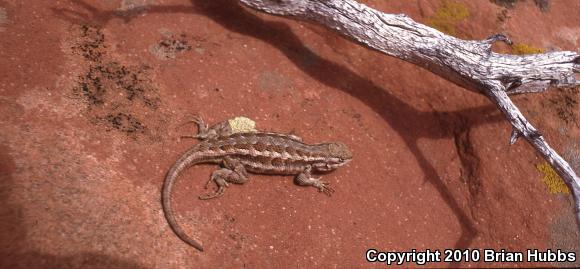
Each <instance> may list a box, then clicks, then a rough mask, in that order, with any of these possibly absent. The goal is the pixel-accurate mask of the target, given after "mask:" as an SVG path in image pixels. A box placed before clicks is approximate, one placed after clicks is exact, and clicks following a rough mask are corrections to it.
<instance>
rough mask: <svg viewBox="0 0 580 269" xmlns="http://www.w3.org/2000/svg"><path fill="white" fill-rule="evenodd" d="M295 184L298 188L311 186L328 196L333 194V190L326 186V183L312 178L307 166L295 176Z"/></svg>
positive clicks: (310, 169) (310, 170) (309, 168)
mask: <svg viewBox="0 0 580 269" xmlns="http://www.w3.org/2000/svg"><path fill="white" fill-rule="evenodd" d="M294 181H295V182H296V184H298V185H300V186H312V187H315V188H317V189H318V191H319V192H323V193H324V194H326V195H328V196H330V195H332V193H333V192H334V189H333V188H331V187H330V186H328V183H327V182H324V181H322V180H320V178H315V177H312V167H311V166H307V167H306V169H304V171H303V172H302V173H300V174H298V175H297V176H296V178H295V179H294Z"/></svg>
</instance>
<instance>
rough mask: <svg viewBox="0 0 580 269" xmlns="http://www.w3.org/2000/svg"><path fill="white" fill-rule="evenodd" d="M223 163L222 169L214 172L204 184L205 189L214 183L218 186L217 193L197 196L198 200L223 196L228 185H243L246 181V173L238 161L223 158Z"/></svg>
mask: <svg viewBox="0 0 580 269" xmlns="http://www.w3.org/2000/svg"><path fill="white" fill-rule="evenodd" d="M223 162H224V168H221V169H219V170H216V171H214V172H213V173H212V174H211V177H210V178H209V180H208V181H207V183H206V184H205V187H206V188H207V187H208V185H209V184H210V183H211V182H212V181H213V182H215V183H216V184H217V186H218V189H217V191H216V192H214V193H210V194H205V195H201V196H199V199H201V200H208V199H213V198H217V197H220V196H222V195H224V193H225V191H226V188H227V187H229V184H228V183H234V184H244V183H245V182H246V181H248V172H247V171H246V168H245V167H244V165H243V164H242V163H241V162H240V161H239V160H236V159H233V158H230V157H225V158H224V161H223Z"/></svg>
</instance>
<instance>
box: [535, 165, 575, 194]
mask: <svg viewBox="0 0 580 269" xmlns="http://www.w3.org/2000/svg"><path fill="white" fill-rule="evenodd" d="M536 168H537V169H538V171H540V173H542V175H543V176H542V181H543V182H544V184H546V186H548V189H549V190H550V193H570V190H569V189H568V186H566V183H564V180H563V179H562V178H561V177H560V176H559V175H558V174H557V173H556V171H555V170H554V168H552V166H550V164H548V163H547V162H543V163H541V164H538V165H536Z"/></svg>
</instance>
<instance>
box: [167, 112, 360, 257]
mask: <svg viewBox="0 0 580 269" xmlns="http://www.w3.org/2000/svg"><path fill="white" fill-rule="evenodd" d="M192 122H195V123H196V124H197V126H198V134H197V135H195V136H192V137H194V138H198V139H200V140H201V142H199V143H198V144H196V145H195V146H193V147H192V148H190V149H189V150H188V151H186V152H185V153H184V154H183V155H182V156H181V158H179V160H177V161H176V162H175V164H174V165H173V167H171V169H170V170H169V172H168V173H167V176H166V177H165V182H164V184H163V191H162V204H163V211H164V213H165V218H166V219H167V222H168V223H169V226H170V227H171V229H172V230H173V231H174V232H175V234H176V235H177V236H178V237H179V238H181V239H182V240H183V241H185V242H186V243H188V244H189V245H191V246H193V247H195V248H197V249H198V250H200V251H203V247H202V246H201V243H200V242H199V241H197V240H195V239H193V238H191V237H189V236H188V235H187V234H186V233H185V231H183V229H182V228H181V226H179V224H177V221H176V219H175V216H174V214H173V211H172V209H171V189H172V187H173V184H174V182H175V179H176V178H177V177H178V175H179V173H180V172H181V171H183V170H184V169H185V168H187V167H189V166H192V165H194V164H198V163H217V164H221V165H222V168H220V169H218V170H216V171H214V172H213V173H212V174H211V176H210V179H209V181H208V182H207V184H206V187H207V185H208V184H209V183H210V182H211V181H213V182H215V183H216V184H217V186H218V189H217V191H216V192H215V193H213V194H206V195H202V196H200V197H199V198H200V199H202V200H206V199H211V198H216V197H219V196H221V195H223V194H224V192H225V188H226V187H228V183H235V184H243V183H244V182H246V181H247V180H248V173H247V172H252V173H259V174H278V175H296V178H295V182H296V183H297V184H298V185H301V186H313V187H316V188H317V189H318V190H319V191H320V192H324V193H325V194H327V195H330V194H331V193H332V192H334V190H333V189H332V188H330V187H329V186H328V183H326V182H324V181H321V180H320V178H314V177H312V176H311V173H312V172H328V171H332V170H334V169H336V168H337V167H339V166H342V165H344V164H346V163H347V162H349V161H350V160H351V159H352V154H351V152H350V150H349V149H348V147H347V146H346V145H345V144H343V143H322V144H315V145H308V144H305V143H303V142H302V139H301V138H299V137H297V136H294V135H286V134H278V133H267V132H243V133H234V132H232V130H231V128H230V126H229V124H228V122H227V121H225V122H222V123H219V124H216V125H214V126H212V127H211V128H208V126H207V125H206V124H205V123H204V121H203V120H202V119H201V118H200V117H196V118H195V119H194V120H193V121H192Z"/></svg>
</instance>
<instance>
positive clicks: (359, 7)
mask: <svg viewBox="0 0 580 269" xmlns="http://www.w3.org/2000/svg"><path fill="white" fill-rule="evenodd" d="M240 2H241V3H243V4H244V5H246V6H247V7H249V8H252V9H255V10H259V11H263V12H266V13H269V14H273V15H279V16H289V17H294V18H296V19H300V20H309V21H314V22H317V23H319V24H321V25H323V26H326V27H327V28H329V29H332V30H334V31H335V32H337V33H338V34H341V35H343V36H345V37H347V38H350V39H352V40H354V41H357V42H359V43H360V44H362V45H364V46H366V47H369V48H371V49H374V50H377V51H380V52H382V53H385V54H387V55H390V56H393V57H396V58H399V59H402V60H405V61H407V62H410V63H413V64H416V65H418V66H420V67H423V68H425V69H427V70H429V71H431V72H433V73H435V74H437V75H439V76H441V77H443V78H445V79H447V80H449V81H451V82H453V83H455V84H457V85H459V86H461V87H463V88H465V89H467V90H471V91H474V92H477V93H480V94H484V95H486V96H487V97H488V98H489V99H490V101H491V102H493V103H494V104H495V105H496V106H497V107H498V108H499V110H501V111H502V112H503V114H504V115H505V117H506V119H507V120H508V121H509V122H510V123H511V125H512V127H513V130H512V133H511V137H510V140H509V143H510V144H514V143H515V142H516V141H517V139H518V138H519V137H523V138H525V139H526V140H527V141H528V142H529V143H530V145H532V146H533V147H534V148H535V149H536V150H537V151H538V153H539V154H540V155H542V157H543V158H544V159H545V160H546V161H548V163H550V165H552V167H553V168H554V169H555V170H556V172H557V173H558V174H559V175H560V176H561V177H562V178H563V179H564V181H565V182H566V185H567V186H568V188H569V189H570V192H571V193H572V196H573V198H574V202H575V205H574V209H575V215H576V220H577V223H578V225H579V228H580V200H579V199H580V178H579V177H578V175H577V174H576V173H575V172H574V171H573V170H572V168H571V167H570V165H569V164H568V163H567V162H566V161H565V160H564V159H562V157H560V155H558V153H557V152H556V151H554V150H553V149H552V148H551V147H550V146H549V145H548V143H546V141H545V140H544V138H543V136H542V135H541V134H540V132H538V131H537V130H536V129H535V128H534V126H532V124H531V123H530V122H529V121H528V120H527V119H526V118H525V117H524V116H523V115H522V113H521V112H520V110H519V109H518V108H517V107H516V106H515V104H514V103H513V102H512V101H511V99H510V98H509V97H508V95H515V94H524V93H538V92H544V91H546V90H547V89H548V88H549V87H551V86H555V87H575V86H578V85H580V82H579V81H577V80H576V76H577V75H578V73H580V55H578V53H576V52H571V51H559V52H548V53H543V54H534V55H522V56H517V55H506V54H499V53H495V52H492V51H491V46H492V44H493V43H494V42H504V43H506V44H509V45H511V44H512V41H511V40H510V39H509V38H508V37H507V36H505V35H503V34H495V35H492V36H490V37H489V38H487V39H484V40H481V41H476V40H461V39H458V38H455V37H452V36H448V35H445V34H444V33H442V32H440V31H438V30H436V29H433V28H430V27H428V26H425V25H422V24H419V23H417V22H415V21H413V20H412V19H411V18H409V17H408V16H406V15H404V14H387V13H383V12H380V11H378V10H375V9H372V8H370V7H368V6H366V5H363V4H361V3H358V2H356V1H354V0H240Z"/></svg>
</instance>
